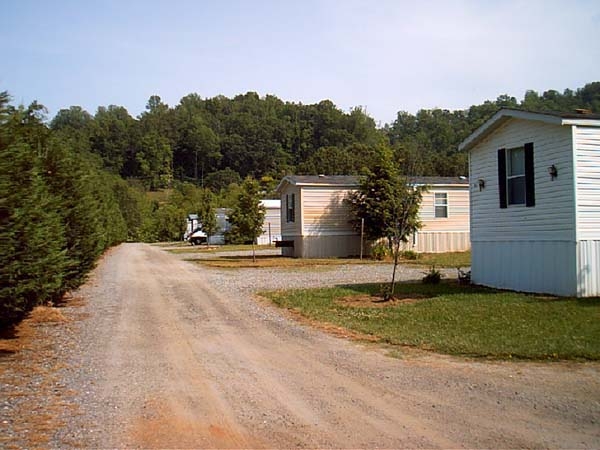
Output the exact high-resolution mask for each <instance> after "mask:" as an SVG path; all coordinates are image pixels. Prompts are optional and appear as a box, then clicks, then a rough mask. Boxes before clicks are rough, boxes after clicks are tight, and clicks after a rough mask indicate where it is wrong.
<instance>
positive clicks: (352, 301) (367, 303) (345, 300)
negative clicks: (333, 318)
mask: <svg viewBox="0 0 600 450" xmlns="http://www.w3.org/2000/svg"><path fill="white" fill-rule="evenodd" d="M428 298H431V297H429V296H426V295H420V294H411V295H407V296H401V295H395V296H394V297H393V298H391V299H390V300H385V299H384V298H383V296H381V295H368V294H364V295H349V296H346V297H340V298H338V299H337V300H336V303H338V304H340V305H342V306H349V307H351V308H389V307H391V306H398V305H410V304H413V303H417V302H420V301H422V300H426V299H428Z"/></svg>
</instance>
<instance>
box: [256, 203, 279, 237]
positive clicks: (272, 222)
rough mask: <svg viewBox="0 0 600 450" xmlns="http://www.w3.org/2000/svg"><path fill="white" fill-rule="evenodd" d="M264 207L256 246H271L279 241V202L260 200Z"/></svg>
mask: <svg viewBox="0 0 600 450" xmlns="http://www.w3.org/2000/svg"><path fill="white" fill-rule="evenodd" d="M260 203H261V205H263V206H264V207H265V220H264V223H263V228H262V234H261V235H260V236H259V237H258V239H257V241H258V242H257V243H258V245H271V244H273V243H274V242H275V241H280V240H281V200H261V201H260Z"/></svg>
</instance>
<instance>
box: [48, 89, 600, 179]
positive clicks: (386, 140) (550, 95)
mask: <svg viewBox="0 0 600 450" xmlns="http://www.w3.org/2000/svg"><path fill="white" fill-rule="evenodd" d="M500 107H511V108H521V109H527V110H531V111H548V110H553V111H563V112H571V111H573V110H574V109H576V108H587V109H591V110H592V111H594V112H600V82H593V83H589V84H587V85H586V86H584V87H583V88H580V89H577V90H576V91H572V90H569V89H567V90H565V91H564V92H563V93H559V92H557V91H553V90H550V91H546V92H544V93H542V94H539V93H537V92H535V91H527V92H526V93H525V95H524V97H523V99H522V100H520V101H518V100H517V99H516V98H515V97H511V96H508V95H501V96H499V97H498V98H497V99H496V100H494V101H486V102H485V103H483V104H481V105H474V106H471V107H470V108H469V109H467V110H458V111H448V110H444V109H432V110H421V111H418V112H417V113H416V114H415V115H413V114H410V113H407V112H399V113H398V116H397V119H396V120H395V121H394V122H393V123H391V124H387V125H385V126H384V127H380V128H378V127H377V126H376V123H375V121H374V120H373V119H372V118H371V117H369V116H368V115H367V114H366V113H365V111H364V110H362V109H361V108H353V109H351V110H350V111H348V112H344V111H342V110H341V109H339V108H338V107H336V106H335V105H334V104H333V103H332V102H331V101H329V100H324V101H321V102H320V103H317V104H313V105H303V104H299V103H290V102H284V101H282V100H280V99H279V98H277V97H274V96H272V95H267V96H265V97H262V98H261V97H259V96H258V95H257V94H256V93H254V92H248V93H246V94H244V95H238V96H236V97H234V98H231V99H230V98H227V97H223V96H218V97H213V98H202V97H200V96H199V95H197V94H190V95H187V96H185V97H183V98H182V99H181V100H180V102H179V104H178V105H176V106H174V107H169V106H168V105H166V104H164V103H163V102H162V101H161V99H160V97H158V96H152V97H151V98H150V99H149V100H148V103H147V107H146V111H145V112H143V113H142V114H141V115H140V116H139V117H138V118H133V117H132V116H131V115H130V114H129V113H128V112H127V110H126V109H125V108H123V107H119V106H114V105H111V106H108V107H100V108H98V111H97V112H96V114H95V115H94V116H91V115H90V114H89V113H87V112H86V111H83V110H82V109H81V108H80V107H77V106H73V107H71V108H69V109H64V110H61V111H59V112H58V114H57V115H56V116H55V117H54V119H53V120H52V122H51V124H50V127H51V129H52V130H54V131H58V132H61V133H63V134H66V135H68V136H71V137H72V138H73V139H75V140H77V142H78V143H79V145H81V146H82V147H84V148H86V149H89V150H90V151H91V152H92V153H94V154H97V155H98V156H100V157H101V159H102V161H103V163H104V166H105V168H106V169H108V170H110V171H111V172H113V173H116V174H120V175H121V176H122V177H124V178H136V179H139V180H141V181H142V182H143V183H144V185H145V186H146V187H148V188H150V189H156V188H160V187H165V186H168V185H170V183H171V181H172V180H180V181H191V182H193V183H195V184H198V185H202V186H206V187H209V188H211V189H213V190H216V191H218V190H219V189H221V188H223V187H226V186H228V185H229V184H231V183H239V182H240V181H241V180H242V179H243V178H245V177H246V176H252V177H254V178H257V179H258V178H261V177H263V176H268V177H271V178H273V179H280V178H281V177H282V176H283V175H285V174H289V173H296V174H318V173H326V174H329V175H334V174H357V173H360V171H361V169H362V168H363V167H366V166H367V167H368V166H369V165H370V164H371V163H372V160H373V155H374V153H373V149H374V148H375V147H376V146H378V145H391V147H392V148H393V150H394V151H395V152H396V156H397V158H398V159H400V160H402V159H406V158H408V157H411V158H416V159H418V160H419V162H420V163H421V166H422V172H423V175H440V176H454V175H465V174H466V170H467V166H466V155H464V154H462V153H460V152H458V149H457V147H458V144H459V143H460V142H461V141H462V140H463V139H464V138H465V137H466V136H467V135H468V134H469V133H471V132H472V131H473V130H474V129H475V128H476V127H478V126H479V125H481V124H482V123H483V121H485V120H486V119H487V118H488V117H489V116H491V115H492V114H493V113H494V112H495V111H496V110H497V109H498V108H500Z"/></svg>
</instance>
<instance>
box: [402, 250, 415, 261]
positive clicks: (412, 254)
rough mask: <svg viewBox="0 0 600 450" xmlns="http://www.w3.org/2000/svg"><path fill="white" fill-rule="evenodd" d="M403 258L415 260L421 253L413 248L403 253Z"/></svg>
mask: <svg viewBox="0 0 600 450" xmlns="http://www.w3.org/2000/svg"><path fill="white" fill-rule="evenodd" d="M401 256H402V258H403V259H409V260H411V261H415V260H417V259H419V254H418V253H417V252H415V251H413V250H405V251H403V252H402V254H401Z"/></svg>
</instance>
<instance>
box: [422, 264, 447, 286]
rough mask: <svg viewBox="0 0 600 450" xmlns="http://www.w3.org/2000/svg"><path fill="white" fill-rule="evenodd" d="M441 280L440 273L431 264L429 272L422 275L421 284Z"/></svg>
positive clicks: (435, 282) (437, 282) (436, 282)
mask: <svg viewBox="0 0 600 450" xmlns="http://www.w3.org/2000/svg"><path fill="white" fill-rule="evenodd" d="M441 280H442V274H441V272H440V271H439V270H437V269H436V268H435V266H431V268H430V269H429V272H425V276H424V277H423V280H422V281H423V284H439V283H440V281H441Z"/></svg>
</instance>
